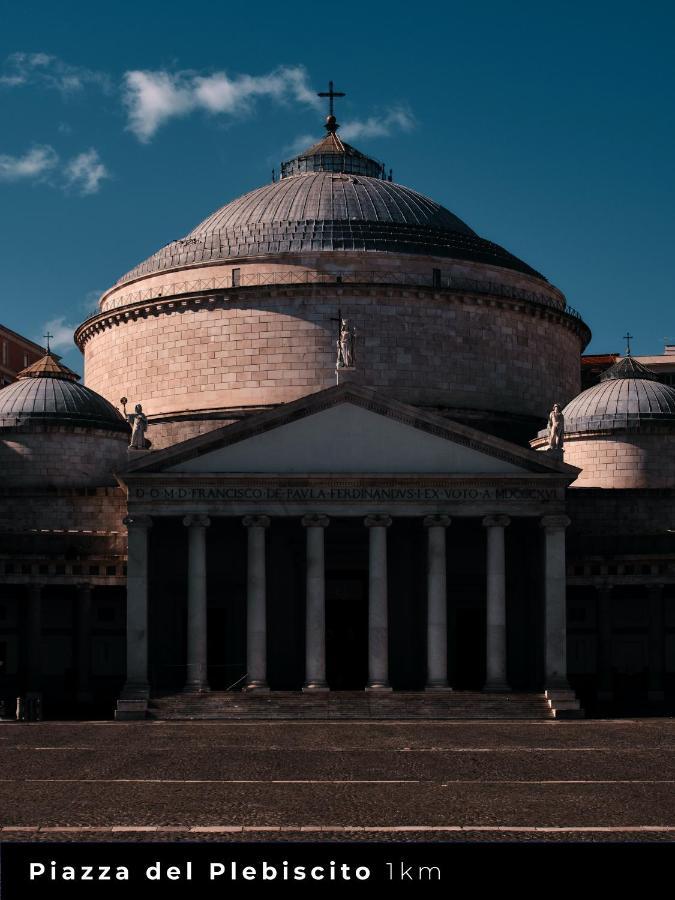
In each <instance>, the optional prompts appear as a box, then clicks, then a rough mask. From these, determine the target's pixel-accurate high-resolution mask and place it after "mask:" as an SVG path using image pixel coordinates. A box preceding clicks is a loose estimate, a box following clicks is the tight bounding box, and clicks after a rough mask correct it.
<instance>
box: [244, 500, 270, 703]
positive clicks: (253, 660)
mask: <svg viewBox="0 0 675 900" xmlns="http://www.w3.org/2000/svg"><path fill="white" fill-rule="evenodd" d="M269 524H270V519H269V516H246V517H245V518H244V526H245V527H246V528H247V529H248V574H247V606H246V640H247V649H246V667H247V673H248V678H247V682H246V688H245V690H247V691H268V690H269V687H268V685H267V608H266V607H267V579H266V574H265V563H266V560H265V529H266V528H269Z"/></svg>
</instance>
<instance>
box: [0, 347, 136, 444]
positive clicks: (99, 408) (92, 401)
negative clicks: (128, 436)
mask: <svg viewBox="0 0 675 900" xmlns="http://www.w3.org/2000/svg"><path fill="white" fill-rule="evenodd" d="M18 378H19V380H18V381H15V382H14V383H13V384H10V385H8V386H7V387H5V388H3V389H2V390H0V428H2V427H4V428H11V427H15V426H17V425H24V424H27V423H36V422H41V423H43V424H50V425H73V426H81V427H89V428H101V429H105V430H106V431H128V430H129V425H128V424H127V422H126V421H125V420H124V418H123V417H122V415H121V413H120V412H119V411H118V410H116V409H115V407H114V406H113V405H112V404H111V403H108V401H107V400H105V399H104V398H103V397H101V396H100V394H97V393H96V392H95V391H92V390H90V388H88V387H85V386H84V385H83V384H78V383H77V379H78V378H79V376H78V375H76V374H75V372H73V371H71V370H70V369H68V368H67V367H66V366H63V365H61V364H60V363H59V362H58V361H57V360H56V359H55V357H54V356H53V355H52V354H47V355H46V356H45V357H43V358H42V359H41V360H39V361H38V362H37V363H35V364H34V365H32V366H29V367H28V368H27V369H24V370H23V372H21V373H19V376H18Z"/></svg>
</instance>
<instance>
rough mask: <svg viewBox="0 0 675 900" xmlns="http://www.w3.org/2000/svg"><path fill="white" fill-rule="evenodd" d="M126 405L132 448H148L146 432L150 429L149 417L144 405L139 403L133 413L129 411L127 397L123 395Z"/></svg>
mask: <svg viewBox="0 0 675 900" xmlns="http://www.w3.org/2000/svg"><path fill="white" fill-rule="evenodd" d="M120 402H121V403H122V406H123V407H124V415H125V417H126V420H127V422H128V423H129V424H130V425H131V440H130V441H129V449H130V450H147V449H148V442H147V441H146V439H145V432H146V431H147V430H148V417H147V416H146V415H145V413H144V412H143V407H142V406H141V404H140V403H137V404H136V406H135V407H134V411H133V412H132V413H127V398H126V397H122V399H121V401H120Z"/></svg>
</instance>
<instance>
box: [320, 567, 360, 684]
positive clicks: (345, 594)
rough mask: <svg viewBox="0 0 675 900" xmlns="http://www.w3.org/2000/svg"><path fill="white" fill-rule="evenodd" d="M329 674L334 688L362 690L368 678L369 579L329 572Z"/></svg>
mask: <svg viewBox="0 0 675 900" xmlns="http://www.w3.org/2000/svg"><path fill="white" fill-rule="evenodd" d="M326 677H327V680H328V684H329V685H330V688H331V690H334V691H360V690H363V688H364V687H365V685H366V682H367V680H368V579H367V577H366V576H365V575H364V574H363V573H361V572H344V571H342V572H333V573H331V572H327V573H326Z"/></svg>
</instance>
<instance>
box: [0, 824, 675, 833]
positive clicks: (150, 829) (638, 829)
mask: <svg viewBox="0 0 675 900" xmlns="http://www.w3.org/2000/svg"><path fill="white" fill-rule="evenodd" d="M1 830H2V833H3V834H5V833H10V832H23V833H32V834H35V833H43V834H44V833H48V834H53V833H58V832H63V833H66V834H74V833H88V832H89V833H92V832H93V833H97V834H101V833H109V834H123V833H139V834H148V833H162V832H175V833H183V834H186V833H189V834H207V833H209V834H232V833H246V834H251V833H256V832H284V833H287V832H304V833H307V832H321V833H323V834H347V833H353V832H361V833H367V834H373V833H377V832H387V833H392V832H393V833H401V832H408V833H410V832H424V833H433V832H436V833H447V832H462V833H466V832H481V833H500V834H504V833H510V832H513V833H529V834H585V833H592V834H613V833H621V834H630V833H639V834H641V833H645V832H649V833H653V834H658V833H665V834H670V833H672V832H675V825H107V826H106V825H103V826H101V825H77V826H73V825H3V826H2V829H1Z"/></svg>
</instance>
